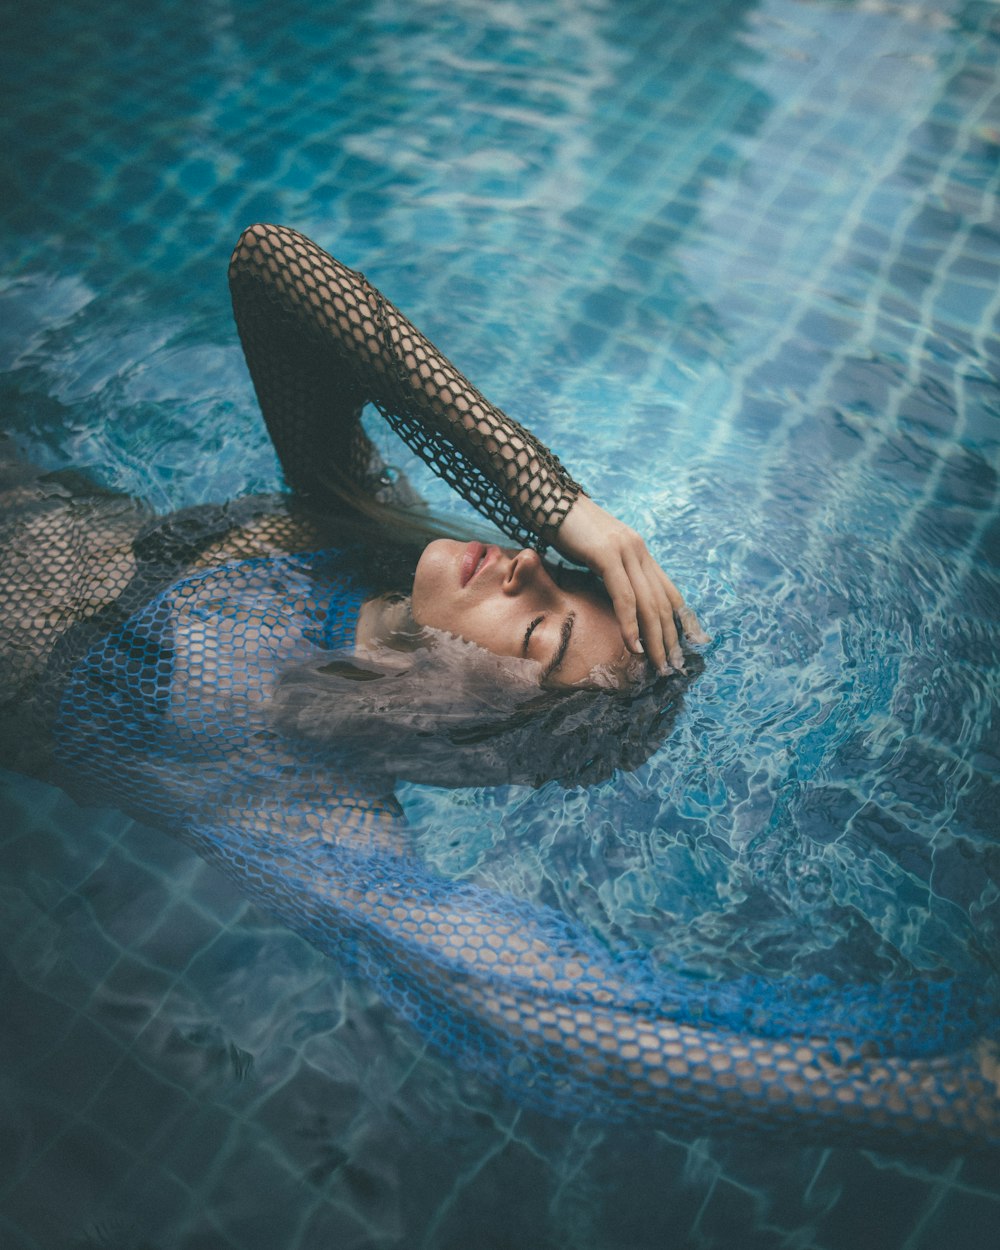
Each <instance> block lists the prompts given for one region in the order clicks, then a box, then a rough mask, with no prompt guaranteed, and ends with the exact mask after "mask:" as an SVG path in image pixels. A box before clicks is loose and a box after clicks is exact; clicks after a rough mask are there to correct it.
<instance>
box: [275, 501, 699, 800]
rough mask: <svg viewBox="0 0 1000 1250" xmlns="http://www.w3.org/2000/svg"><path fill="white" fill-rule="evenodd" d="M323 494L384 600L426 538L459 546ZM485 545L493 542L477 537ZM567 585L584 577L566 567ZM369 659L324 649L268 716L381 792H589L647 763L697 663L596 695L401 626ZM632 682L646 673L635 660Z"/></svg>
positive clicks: (403, 582)
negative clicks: (410, 785) (548, 786)
mask: <svg viewBox="0 0 1000 1250" xmlns="http://www.w3.org/2000/svg"><path fill="white" fill-rule="evenodd" d="M335 486H336V493H337V495H338V496H339V497H340V498H341V500H342V501H346V502H347V504H349V505H350V507H351V509H352V511H353V514H354V515H353V518H351V517H348V518H338V520H337V526H338V530H339V532H340V538H341V540H343V539H344V538H345V537H346V538H348V539H354V540H355V541H354V542H353V543H351V542H350V541H349V542H348V544H347V546H346V548H345V549H344V555H345V558H346V559H347V560H348V561H350V560H351V559H357V560H358V561H359V564H358V569H357V571H358V573H359V575H360V576H361V577H362V578H363V580H365V581H367V582H368V584H369V585H373V586H375V587H377V588H379V589H381V590H383V591H386V592H389V593H392V592H396V593H399V592H400V591H401V590H402V589H403V588H405V590H406V592H407V593H408V592H409V589H410V587H411V585H412V579H413V569H414V568H415V566H416V563H417V560H418V559H419V556H420V553H421V551H422V550H423V548H424V547H425V546H426V544H427V542H428V541H429V540H430V539H432V538H440V537H446V538H468V537H469V532H468V528H469V527H468V526H467V525H465V524H463V533H462V534H458V533H457V528H458V527H457V525H456V524H455V521H454V519H448V518H443V517H440V516H437V515H436V514H434V513H433V512H431V511H430V510H429V509H426V508H424V507H423V506H422V505H421V504H420V503H419V501H416V497H415V496H414V497H413V499H414V500H415V501H416V502H414V504H413V505H412V506H407V507H395V506H393V505H387V504H384V503H381V502H379V501H378V500H375V499H372V498H371V497H370V496H364V495H359V496H357V497H355V496H354V495H352V496H351V497H350V498H348V497H347V493H346V492H347V488H346V487H345V486H344V484H343V483H339V484H335ZM478 536H481V537H482V538H483V539H484V540H485V541H496V540H499V541H500V542H501V543H504V542H506V541H508V540H506V539H505V538H504V537H503V536H502V535H498V534H492V533H489V532H486V531H481V532H480V534H479V535H478ZM567 575H568V576H577V577H583V576H590V575H589V574H586V575H585V574H583V573H580V572H571V571H569V570H567ZM386 641H387V647H386V649H385V650H384V651H382V652H381V653H380V655H379V656H378V657H375V658H361V657H359V656H357V655H355V654H354V653H353V652H352V651H343V652H327V653H323V654H320V655H318V656H316V657H314V658H313V659H312V660H311V661H309V662H307V663H305V664H302V665H298V666H295V667H293V668H290V669H288V670H286V671H285V672H284V673H283V674H282V675H281V677H280V678H279V680H278V683H277V686H276V689H275V692H274V695H273V699H272V703H271V716H272V718H273V723H274V725H275V728H276V729H277V730H278V731H279V732H280V733H282V734H283V735H285V736H286V737H289V738H292V739H295V740H296V741H298V742H299V743H301V744H304V745H306V746H307V747H308V748H309V749H310V750H311V751H313V752H318V753H320V754H322V755H324V756H326V757H327V758H328V760H329V766H330V768H331V769H342V770H343V771H345V772H347V773H349V775H350V776H352V777H354V778H356V779H358V780H360V779H366V780H367V781H368V782H370V783H371V784H372V785H373V786H375V787H376V788H378V789H380V790H385V789H386V788H388V787H391V785H392V784H393V783H394V782H396V781H403V780H405V781H417V782H422V783H424V784H426V785H435V786H444V787H449V788H456V787H462V786H484V785H485V786H489V785H528V786H535V787H537V786H541V785H544V784H545V783H546V782H548V781H556V782H559V783H560V784H562V785H564V786H567V787H568V786H577V785H591V784H594V783H596V782H598V781H602V780H604V779H606V778H607V777H610V776H611V775H612V774H613V773H614V772H615V771H616V770H618V769H622V770H625V771H630V770H632V769H634V768H637V767H638V766H639V765H640V764H642V763H643V762H644V761H645V760H647V759H648V758H649V757H650V756H651V755H652V754H653V752H654V751H655V750H656V748H657V747H658V746H659V744H660V743H661V742H662V741H663V739H664V738H666V737H667V735H668V734H669V733H670V729H671V727H672V725H673V721H674V718H675V716H676V715H677V712H678V711H679V710H680V707H681V704H682V699H683V694H684V690H685V689H686V687H687V685H688V683H689V682H690V681H691V680H692V679H693V678H694V677H696V676H697V675H698V674H699V673H700V672H701V671H702V668H703V667H704V664H703V661H702V660H701V657H700V656H699V655H697V654H695V653H693V652H691V653H688V654H687V656H686V660H685V667H686V670H687V672H686V674H685V675H682V674H673V675H672V676H670V677H665V678H662V677H656V678H654V677H653V676H652V673H651V670H650V671H649V672H647V673H646V675H645V676H642V677H640V679H639V680H633V681H630V682H627V683H625V684H623V685H620V686H618V688H615V687H614V684H613V683H612V682H610V681H609V683H608V686H607V688H605V689H594V688H587V689H579V688H571V689H567V688H559V689H549V688H543V687H542V686H540V685H539V672H538V666H537V665H533V664H530V663H528V662H526V661H522V660H516V659H510V658H506V657H502V656H497V655H494V654H493V653H492V652H489V651H485V650H483V649H482V648H481V647H477V646H475V645H474V644H473V643H469V642H464V641H462V640H461V639H458V638H455V637H453V636H451V635H447V634H443V633H441V632H440V631H438V630H429V629H422V628H421V627H420V626H418V625H417V624H416V623H415V622H414V621H413V620H412V617H411V618H410V620H409V622H408V624H407V625H404V627H403V628H402V629H401V630H400V631H399V633H398V634H397V635H396V636H395V637H394V638H392V639H388V640H386ZM637 669H638V671H639V672H642V671H643V670H644V669H645V665H644V664H643V663H642V662H641V661H639V662H637Z"/></svg>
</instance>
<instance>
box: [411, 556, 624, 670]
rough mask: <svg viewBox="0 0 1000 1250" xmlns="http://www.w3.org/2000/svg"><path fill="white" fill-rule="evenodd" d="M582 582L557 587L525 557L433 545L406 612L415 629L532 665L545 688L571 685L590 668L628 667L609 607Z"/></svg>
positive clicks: (571, 579)
mask: <svg viewBox="0 0 1000 1250" xmlns="http://www.w3.org/2000/svg"><path fill="white" fill-rule="evenodd" d="M584 581H585V579H584V578H583V577H581V576H578V575H575V574H568V575H567V574H562V575H561V576H560V582H562V583H564V584H562V585H561V584H559V583H557V582H556V580H555V578H554V577H553V575H552V572H551V570H550V569H549V567H548V566H547V565H546V564H545V563H544V562H543V561H542V559H541V557H540V556H539V554H538V552H537V551H532V550H531V549H527V550H524V551H517V552H514V551H508V550H505V549H503V548H501V547H496V546H485V545H484V544H483V543H479V542H471V543H463V542H454V541H452V540H450V539H438V540H437V541H435V542H432V543H430V544H429V545H428V546H427V547H426V548H425V550H424V553H423V555H422V556H421V557H420V561H419V563H418V565H417V570H416V574H415V576H414V580H413V601H412V611H413V616H414V618H415V619H416V621H417V623H418V624H420V625H429V626H432V627H433V628H435V629H442V630H446V631H447V632H449V633H452V634H457V635H458V636H459V637H461V638H465V639H466V640H467V641H469V642H474V643H476V644H477V645H478V646H480V647H484V648H485V649H486V650H487V651H492V652H493V653H494V654H495V655H509V656H518V657H521V658H524V659H530V660H534V661H536V662H537V663H539V664H540V665H541V666H542V680H543V681H544V682H546V683H547V684H550V685H576V684H577V683H580V682H583V681H585V680H586V679H587V677H588V675H589V674H590V673H591V672H592V670H593V669H594V668H595V666H597V665H610V666H612V667H613V668H619V667H621V666H622V665H623V664H624V662H625V661H626V659H627V652H626V649H625V644H624V642H623V639H622V634H621V628H620V626H619V624H618V621H617V619H616V617H615V613H614V609H613V608H612V606H611V602H610V600H608V599H607V598H606V596H604V595H603V594H602V593H601V592H600V590H599V589H597V588H594V587H591V586H585V585H584V584H583V583H584Z"/></svg>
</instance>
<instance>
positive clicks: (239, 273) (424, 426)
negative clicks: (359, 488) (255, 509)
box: [229, 225, 580, 546]
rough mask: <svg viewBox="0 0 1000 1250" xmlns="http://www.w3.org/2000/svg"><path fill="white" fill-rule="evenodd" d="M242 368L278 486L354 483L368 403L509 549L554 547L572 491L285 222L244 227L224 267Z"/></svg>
mask: <svg viewBox="0 0 1000 1250" xmlns="http://www.w3.org/2000/svg"><path fill="white" fill-rule="evenodd" d="M229 275H230V289H231V292H232V297H233V310H234V313H235V317H236V323H237V327H238V329H239V333H240V339H241V341H242V343H243V350H244V353H245V355H246V358H247V364H248V366H249V369H250V373H251V376H252V378H253V381H254V385H255V388H256V390H257V396H258V399H259V401H260V406H261V409H262V411H263V413H264V418H265V420H266V422H267V425H268V429H269V431H270V433H271V438H272V440H273V442H274V444H275V447H276V448H277V451H278V455H279V457H280V459H281V462H282V467H283V469H284V472H285V476H286V479H287V480H288V483H289V485H291V486H292V487H293V488H295V489H297V490H300V491H303V492H305V493H308V494H320V495H322V494H323V493H324V492H325V489H326V479H325V476H324V471H323V468H322V467H321V466H323V465H332V466H335V471H336V472H337V473H338V474H339V475H340V476H341V477H346V478H348V479H351V480H353V481H355V482H359V481H360V480H362V475H363V470H364V466H365V465H366V464H367V462H368V460H369V458H370V448H369V447H368V446H367V443H366V440H365V439H364V435H363V432H362V431H361V430H360V427H359V425H358V420H357V418H358V415H359V413H360V409H361V407H362V406H363V404H365V403H372V404H374V406H375V407H376V408H377V409H378V410H379V412H381V413H382V415H383V416H384V417H385V419H386V421H388V423H389V424H390V425H391V426H392V428H393V429H394V430H395V431H396V432H397V433H398V434H399V435H400V436H401V437H402V438H403V439H404V440H405V441H406V443H407V444H408V445H409V446H410V447H411V448H412V450H413V451H414V452H416V454H417V455H419V456H420V457H421V459H423V460H424V461H425V462H426V463H427V464H428V465H430V467H431V468H432V469H433V470H434V472H435V473H437V474H438V475H439V476H440V477H442V478H443V479H444V480H445V481H446V482H448V484H449V485H450V486H452V487H453V488H454V490H456V491H457V492H458V493H459V494H460V495H461V496H462V497H463V498H464V499H466V500H467V501H468V502H469V503H471V504H472V505H473V506H474V507H475V508H477V509H478V510H479V511H480V512H481V513H482V514H483V515H484V516H486V517H487V518H489V520H491V521H493V522H494V524H496V525H497V526H498V527H499V528H500V529H502V530H503V531H504V532H505V533H507V534H509V535H510V536H511V538H513V539H514V540H515V541H516V542H518V543H522V544H528V545H535V546H544V545H545V544H546V543H547V542H549V541H551V539H552V537H553V535H554V534H555V532H556V530H557V529H558V528H559V526H560V524H561V523H562V521H563V519H564V518H565V516H566V514H567V512H568V511H569V509H570V508H571V507H572V505H573V502H574V501H575V499H576V497H577V495H578V494H579V492H580V487H579V485H578V484H577V483H576V482H575V481H573V479H572V478H571V477H570V476H569V474H568V473H567V471H566V469H565V468H564V467H563V465H562V464H561V463H560V461H559V459H558V458H557V457H556V456H554V455H553V454H552V453H551V452H550V451H549V450H548V449H547V448H546V447H545V446H544V445H543V444H542V443H540V442H539V441H538V440H537V439H536V438H535V437H534V436H533V435H532V434H531V433H529V432H528V431H527V430H525V429H524V428H523V427H522V426H521V425H519V424H518V423H517V422H516V421H514V420H512V419H511V418H510V417H508V416H507V415H506V414H505V413H503V412H502V411H501V410H500V409H499V408H496V407H495V406H494V405H493V404H491V403H490V402H489V401H488V400H487V399H485V398H484V397H483V396H482V395H481V394H480V393H479V391H477V390H476V389H475V387H474V386H472V384H471V383H470V382H469V381H468V380H467V379H466V378H465V377H463V375H462V374H461V373H459V371H458V370H457V369H456V368H455V366H454V365H452V364H451V363H450V362H449V361H448V360H447V359H446V358H445V357H444V356H443V355H442V354H441V353H440V352H439V351H438V350H437V349H436V348H435V347H434V346H433V345H432V344H431V343H430V342H428V340H427V339H426V338H424V336H423V335H422V334H420V332H419V331H418V330H416V329H415V328H414V327H413V326H412V325H411V324H410V322H409V321H407V319H406V318H405V317H404V316H403V315H402V314H401V313H400V312H399V311H398V309H396V308H395V307H394V306H393V305H392V304H391V303H390V302H389V301H388V300H386V299H385V298H384V297H383V296H382V295H381V294H380V293H379V292H378V291H376V290H375V288H374V287H372V286H371V285H370V284H369V283H368V281H367V280H366V279H365V277H364V275H362V274H360V273H356V272H355V271H353V270H351V269H348V268H347V267H346V266H345V265H343V264H341V263H340V262H339V261H337V260H335V259H334V258H333V257H332V256H330V255H328V254H327V253H326V252H324V251H323V250H322V249H321V248H319V247H317V246H316V244H315V243H313V242H311V241H310V240H309V239H307V238H305V236H303V235H301V234H299V233H298V232H297V231H295V230H291V229H289V228H287V227H284V226H271V225H254V226H250V227H249V228H248V229H247V230H246V231H244V233H243V235H242V236H241V238H240V240H239V242H238V243H237V245H236V248H235V250H234V252H233V257H232V261H231V263H230V271H229Z"/></svg>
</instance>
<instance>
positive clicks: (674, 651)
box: [669, 647, 684, 672]
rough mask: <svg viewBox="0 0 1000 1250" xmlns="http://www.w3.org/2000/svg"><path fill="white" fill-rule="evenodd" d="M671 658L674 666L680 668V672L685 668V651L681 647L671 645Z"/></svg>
mask: <svg viewBox="0 0 1000 1250" xmlns="http://www.w3.org/2000/svg"><path fill="white" fill-rule="evenodd" d="M669 659H670V663H671V664H672V665H673V667H674V668H676V669H677V670H678V672H680V670H681V669H683V667H684V652H683V651H682V650H681V649H680V647H671V648H670V656H669Z"/></svg>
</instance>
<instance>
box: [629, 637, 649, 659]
mask: <svg viewBox="0 0 1000 1250" xmlns="http://www.w3.org/2000/svg"><path fill="white" fill-rule="evenodd" d="M632 650H633V651H634V652H635V653H636V655H645V654H646V648H645V647H644V646H643V645H642V639H641V638H634V639H633V640H632Z"/></svg>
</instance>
